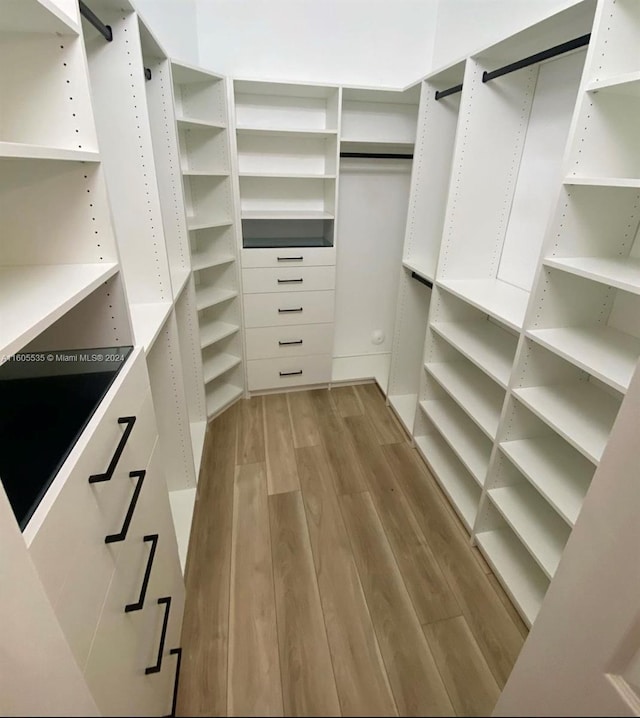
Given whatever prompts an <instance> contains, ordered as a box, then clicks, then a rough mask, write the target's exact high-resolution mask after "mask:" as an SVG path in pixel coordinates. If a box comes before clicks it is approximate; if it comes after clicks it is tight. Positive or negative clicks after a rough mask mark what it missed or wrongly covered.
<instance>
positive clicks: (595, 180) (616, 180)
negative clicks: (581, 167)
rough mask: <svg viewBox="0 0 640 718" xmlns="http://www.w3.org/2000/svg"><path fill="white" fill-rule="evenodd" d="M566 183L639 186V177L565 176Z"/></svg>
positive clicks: (591, 185) (600, 185)
mask: <svg viewBox="0 0 640 718" xmlns="http://www.w3.org/2000/svg"><path fill="white" fill-rule="evenodd" d="M564 183H565V184H567V185H586V186H589V187H639V188H640V179H638V178H634V177H567V178H566V179H565V181H564Z"/></svg>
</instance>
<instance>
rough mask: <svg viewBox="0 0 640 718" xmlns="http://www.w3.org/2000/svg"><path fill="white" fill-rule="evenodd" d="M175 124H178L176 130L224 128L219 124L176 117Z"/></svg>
mask: <svg viewBox="0 0 640 718" xmlns="http://www.w3.org/2000/svg"><path fill="white" fill-rule="evenodd" d="M176 122H177V123H178V129H181V130H201V129H203V128H209V129H214V130H223V129H225V127H226V125H224V124H223V123H221V122H211V121H210V120H205V119H199V118H197V117H184V116H182V117H176Z"/></svg>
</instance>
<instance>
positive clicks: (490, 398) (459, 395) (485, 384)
mask: <svg viewBox="0 0 640 718" xmlns="http://www.w3.org/2000/svg"><path fill="white" fill-rule="evenodd" d="M424 366H425V369H426V370H427V371H428V372H429V374H431V376H432V377H433V378H434V379H435V380H436V381H437V382H438V384H440V386H442V388H443V389H444V390H445V391H446V392H447V394H449V395H450V396H451V398H452V399H453V400H454V401H455V402H456V403H457V404H459V405H460V407H461V408H462V409H463V410H464V411H465V413H466V414H468V415H469V416H470V417H471V419H473V421H474V422H475V423H476V424H477V425H478V426H479V427H480V428H481V429H482V431H484V433H485V434H486V435H487V436H488V437H489V438H490V439H494V438H495V435H496V432H497V431H498V422H499V421H500V413H501V411H502V404H503V402H504V391H503V390H502V389H500V387H499V386H497V385H496V384H495V382H494V381H493V380H491V379H489V378H488V377H487V376H486V375H484V374H483V373H482V372H480V371H479V370H478V369H476V368H475V367H474V366H472V365H471V364H470V363H469V362H468V361H467V360H466V359H465V360H463V361H456V362H449V363H441V362H432V363H428V364H425V365H424Z"/></svg>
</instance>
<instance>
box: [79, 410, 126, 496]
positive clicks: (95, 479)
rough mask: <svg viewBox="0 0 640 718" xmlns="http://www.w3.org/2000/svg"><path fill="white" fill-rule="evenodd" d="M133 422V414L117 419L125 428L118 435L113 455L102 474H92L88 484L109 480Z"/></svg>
mask: <svg viewBox="0 0 640 718" xmlns="http://www.w3.org/2000/svg"><path fill="white" fill-rule="evenodd" d="M135 423H136V417H135V416H121V417H120V418H119V419H118V424H126V425H127V428H126V429H125V430H124V433H123V434H122V436H121V437H120V441H119V442H118V446H117V447H116V451H115V453H114V455H113V456H112V457H111V461H110V462H109V466H108V467H107V470H106V471H105V472H104V474H92V475H91V476H90V477H89V483H90V484H97V483H98V482H100V481H110V480H111V477H112V476H113V472H114V471H115V470H116V466H117V465H118V461H120V457H121V456H122V452H123V451H124V446H125V444H126V443H127V439H128V438H129V434H131V432H132V430H133V425H134V424H135Z"/></svg>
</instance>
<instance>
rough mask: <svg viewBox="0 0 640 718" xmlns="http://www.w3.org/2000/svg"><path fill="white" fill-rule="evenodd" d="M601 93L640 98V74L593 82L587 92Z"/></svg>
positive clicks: (632, 73)
mask: <svg viewBox="0 0 640 718" xmlns="http://www.w3.org/2000/svg"><path fill="white" fill-rule="evenodd" d="M599 91H602V92H611V93H616V94H621V95H631V96H635V97H640V72H627V73H625V74H624V75H615V76H613V77H609V78H607V79H606V80H592V81H591V82H590V83H589V84H588V85H587V92H599Z"/></svg>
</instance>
